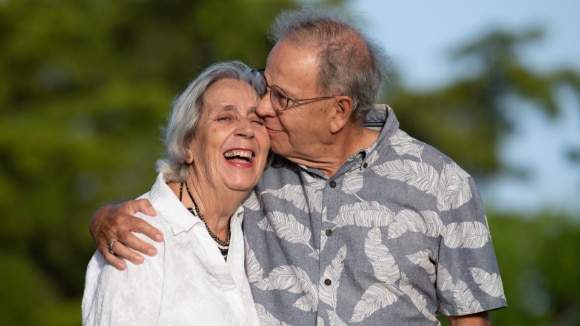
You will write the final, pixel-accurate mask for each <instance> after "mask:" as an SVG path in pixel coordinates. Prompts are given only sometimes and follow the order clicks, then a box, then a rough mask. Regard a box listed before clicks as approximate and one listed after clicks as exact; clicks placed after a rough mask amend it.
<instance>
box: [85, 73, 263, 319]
mask: <svg viewBox="0 0 580 326" xmlns="http://www.w3.org/2000/svg"><path fill="white" fill-rule="evenodd" d="M261 83H262V80H261V78H259V76H257V75H256V74H254V73H253V72H252V70H250V69H249V68H248V67H247V66H246V65H244V64H243V63H241V62H226V63H219V64H216V65H213V66H211V67H209V68H207V69H206V70H205V71H204V72H202V73H201V74H200V75H199V77H198V78H197V79H195V80H194V81H193V82H192V83H191V84H190V85H189V86H188V88H187V89H186V90H185V92H184V93H183V94H181V96H180V97H179V98H178V99H177V100H176V101H175V103H174V106H173V111H172V112H171V115H170V117H169V120H168V125H167V127H166V129H165V132H166V135H165V145H166V147H167V154H168V158H167V159H163V160H160V161H159V162H158V171H159V175H158V177H157V180H156V182H155V184H154V185H153V187H152V188H151V190H150V191H149V192H148V193H146V194H145V195H143V196H142V198H147V199H149V200H150V201H151V203H152V205H153V207H154V208H155V210H156V211H157V216H156V217H154V218H151V217H148V216H146V215H141V216H140V217H141V218H143V219H145V220H147V221H148V222H149V223H151V224H153V225H155V226H156V227H157V228H159V229H160V230H162V232H163V234H164V235H165V237H164V242H162V243H157V242H151V243H153V244H154V245H155V246H156V249H157V251H158V254H157V255H156V256H155V257H148V258H147V259H146V260H145V262H144V263H143V264H142V265H132V264H128V266H127V269H125V270H124V271H122V272H119V271H118V270H116V269H115V268H114V267H113V266H111V265H108V264H106V262H105V260H104V258H103V256H101V254H100V253H98V252H96V253H95V254H94V255H93V257H92V259H91V261H90V262H89V266H88V269H87V275H86V284H85V292H84V296H83V302H82V313H83V324H85V325H105V324H106V325H177V324H179V325H184V324H190V325H191V324H195V325H254V324H255V325H257V324H258V317H257V314H256V311H255V308H254V304H253V300H252V295H251V293H250V289H249V286H248V280H247V278H246V273H245V271H244V248H243V247H244V240H243V236H242V229H241V222H242V217H243V209H242V208H241V207H240V203H241V202H242V200H243V199H244V198H245V197H246V196H247V195H248V193H249V191H250V190H251V189H252V188H253V187H254V186H255V185H256V183H257V182H258V180H259V179H260V176H261V174H262V171H263V170H264V167H265V165H266V161H267V156H268V150H269V147H270V140H269V138H268V134H267V131H266V128H265V127H264V125H263V122H262V119H261V118H260V117H258V116H257V115H256V106H257V104H258V101H259V96H258V92H257V91H258V90H262V91H263V87H264V85H262V84H261ZM143 238H144V237H143ZM145 239H146V240H147V238H145ZM113 248H114V242H112V243H111V244H110V245H109V250H110V251H111V252H112V251H113Z"/></svg>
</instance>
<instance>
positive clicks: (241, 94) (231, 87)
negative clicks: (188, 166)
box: [187, 79, 270, 191]
mask: <svg viewBox="0 0 580 326" xmlns="http://www.w3.org/2000/svg"><path fill="white" fill-rule="evenodd" d="M259 100H260V98H259V96H258V95H257V94H256V92H255V91H254V89H253V88H252V87H251V86H250V85H249V84H248V83H247V82H244V81H241V80H236V79H221V80H218V81H217V82H215V83H214V84H212V85H211V86H210V87H209V88H208V89H207V90H206V91H205V93H204V95H203V109H202V112H201V116H200V119H199V121H198V124H197V128H196V131H195V133H194V135H193V138H192V139H191V141H190V143H189V145H188V147H187V161H188V163H191V162H193V164H192V168H193V169H194V171H192V172H193V173H194V174H196V175H197V178H203V179H205V180H207V183H208V184H209V185H212V186H213V187H217V189H218V190H219V189H230V190H234V191H249V190H251V189H252V188H253V187H254V186H255V185H256V184H257V183H258V180H259V179H260V177H261V175H262V172H263V170H264V167H265V165H266V161H267V158H268V151H269V149H270V138H269V136H268V132H267V130H266V127H264V123H263V120H262V118H260V117H259V116H258V115H257V114H256V106H257V105H258V102H259Z"/></svg>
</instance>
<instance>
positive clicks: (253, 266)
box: [245, 243, 264, 283]
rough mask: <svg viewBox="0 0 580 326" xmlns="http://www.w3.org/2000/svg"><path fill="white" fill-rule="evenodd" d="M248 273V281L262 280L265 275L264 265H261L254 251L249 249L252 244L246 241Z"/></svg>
mask: <svg viewBox="0 0 580 326" xmlns="http://www.w3.org/2000/svg"><path fill="white" fill-rule="evenodd" d="M245 247H246V259H245V263H246V274H248V281H249V282H250V283H253V282H260V281H262V278H263V276H264V271H263V270H262V266H260V262H259V261H258V259H257V258H256V255H255V254H254V251H253V250H251V249H249V248H250V246H249V245H248V244H247V243H246V244H245Z"/></svg>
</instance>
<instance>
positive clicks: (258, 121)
mask: <svg viewBox="0 0 580 326" xmlns="http://www.w3.org/2000/svg"><path fill="white" fill-rule="evenodd" d="M252 122H253V123H255V124H258V125H260V126H263V125H264V120H262V119H254V120H252Z"/></svg>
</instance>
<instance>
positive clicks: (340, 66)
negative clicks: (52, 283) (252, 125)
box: [91, 10, 506, 325]
mask: <svg viewBox="0 0 580 326" xmlns="http://www.w3.org/2000/svg"><path fill="white" fill-rule="evenodd" d="M271 35H272V37H273V40H274V42H275V45H274V47H273V49H272V50H271V52H270V54H269V56H268V59H267V63H266V68H265V70H264V71H263V75H264V78H265V80H266V82H267V85H268V86H267V88H266V92H265V94H264V95H263V98H262V100H261V102H260V104H259V106H258V108H257V113H258V114H259V115H260V116H262V117H263V118H264V119H265V123H266V127H267V129H268V132H269V135H270V138H271V144H272V151H273V152H275V153H276V154H277V155H275V157H274V161H273V163H272V165H271V166H270V167H268V168H267V169H266V170H265V172H264V175H263V177H262V180H261V181H260V183H259V184H258V186H257V187H256V189H255V192H254V193H253V195H252V196H250V197H249V198H248V199H247V200H246V201H245V203H244V207H245V212H244V232H245V237H246V271H247V274H248V279H249V280H250V285H251V288H252V295H253V296H254V300H255V302H256V305H257V308H258V312H259V314H260V318H261V320H262V324H266V325H275V324H282V325H283V324H288V325H331V324H335V325H343V324H356V323H360V324H364V325H385V324H389V325H437V324H439V320H438V317H437V316H438V314H444V315H447V316H449V320H450V322H451V324H452V325H487V324H489V317H488V315H487V312H488V311H489V310H493V309H498V308H501V307H504V306H506V300H505V296H504V293H503V287H502V283H501V278H500V276H499V272H498V267H497V262H496V258H495V254H494V250H493V246H492V242H491V237H490V234H489V230H488V227H487V221H486V216H485V212H484V210H483V205H482V202H481V199H480V197H479V194H478V192H477V189H476V186H475V183H474V182H473V180H472V178H471V177H470V176H469V175H468V174H467V173H466V172H464V171H463V170H462V169H461V168H460V167H458V166H457V165H456V164H455V163H454V162H453V161H452V160H451V159H449V158H448V157H446V156H445V155H444V154H442V153H440V152H439V151H437V150H436V149H434V148H433V147H430V146H428V145H426V144H424V143H421V142H420V141H418V140H416V139H414V138H412V137H410V136H409V135H407V134H406V133H405V132H403V131H401V130H400V129H399V123H398V121H397V118H396V117H395V114H394V113H393V111H392V110H391V109H390V108H389V107H387V106H384V105H382V106H375V107H374V108H373V105H372V104H373V103H374V102H375V101H376V98H377V96H378V93H379V90H380V86H381V82H382V72H383V70H382V62H384V59H383V57H382V55H381V51H380V50H379V49H378V48H377V47H376V46H374V45H373V44H372V43H371V42H369V41H368V40H367V39H366V38H365V37H364V36H363V35H362V34H361V33H359V32H358V31H357V30H356V29H355V28H353V27H352V26H351V25H349V24H347V23H345V22H342V21H341V20H339V19H336V18H333V17H329V16H326V15H324V14H321V13H319V12H317V11H312V10H301V11H297V12H284V13H282V14H281V15H279V16H278V18H277V19H276V21H275V23H274V24H273V26H272V27H271ZM371 108H372V109H371ZM135 211H144V212H145V213H149V214H154V212H152V210H151V209H150V207H148V204H147V203H146V202H138V201H131V202H127V203H124V204H123V205H120V206H117V207H111V206H109V207H104V208H102V209H101V210H99V211H98V212H97V213H96V214H95V216H94V217H93V219H92V222H91V232H92V234H93V235H94V236H95V239H96V242H97V244H98V247H99V249H100V250H101V251H102V252H104V254H105V256H106V258H107V260H108V261H109V262H110V263H112V264H114V265H115V266H116V267H117V268H119V269H122V268H124V266H125V265H124V264H125V263H124V262H123V261H122V260H121V259H120V258H127V259H129V260H130V261H132V262H134V263H139V262H140V261H142V260H143V257H142V256H141V255H140V254H138V253H136V252H134V251H132V250H131V249H130V248H132V249H135V250H137V251H140V252H143V253H146V254H150V255H152V254H155V252H154V250H152V247H150V246H148V245H147V244H144V243H143V242H140V241H138V240H137V238H136V237H135V236H133V235H131V231H132V232H142V233H144V234H146V235H148V236H150V237H152V238H154V239H157V240H160V239H162V235H161V234H159V232H158V231H157V230H155V229H154V228H152V227H151V226H149V225H146V224H145V223H144V222H142V221H141V220H138V219H135V218H132V217H130V216H129V215H130V214H132V213H134V212H135ZM107 244H108V251H109V253H107V252H106V251H107V250H106V249H107Z"/></svg>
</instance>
